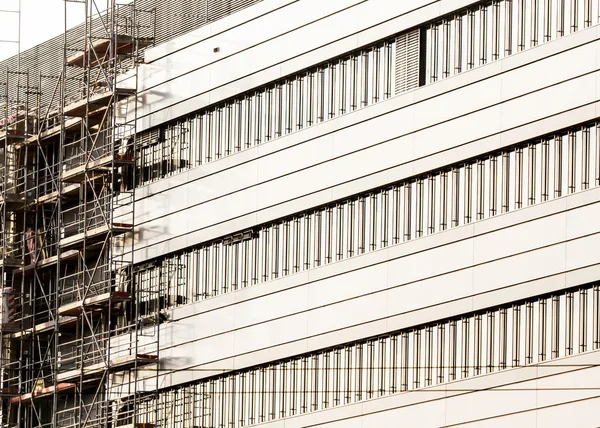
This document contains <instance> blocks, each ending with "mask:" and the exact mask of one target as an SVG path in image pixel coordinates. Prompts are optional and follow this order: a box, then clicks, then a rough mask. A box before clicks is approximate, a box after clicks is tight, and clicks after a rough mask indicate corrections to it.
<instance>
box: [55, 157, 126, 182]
mask: <svg viewBox="0 0 600 428" xmlns="http://www.w3.org/2000/svg"><path fill="white" fill-rule="evenodd" d="M113 162H114V163H115V165H127V164H131V163H133V158H132V157H129V156H121V155H117V154H108V155H106V156H103V157H101V158H98V159H94V160H90V161H89V162H87V163H85V164H83V165H79V166H77V167H75V168H72V169H69V170H67V171H65V172H64V173H63V174H62V180H63V181H66V182H72V183H74V182H81V181H83V180H84V179H85V175H86V171H93V170H94V169H98V168H106V167H109V166H110V165H111V164H112V163H113Z"/></svg>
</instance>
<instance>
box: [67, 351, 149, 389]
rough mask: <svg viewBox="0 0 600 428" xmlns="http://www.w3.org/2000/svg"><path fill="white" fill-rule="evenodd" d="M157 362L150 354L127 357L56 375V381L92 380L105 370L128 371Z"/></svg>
mask: <svg viewBox="0 0 600 428" xmlns="http://www.w3.org/2000/svg"><path fill="white" fill-rule="evenodd" d="M156 360H157V357H156V355H148V354H137V355H126V356H123V357H118V358H115V359H111V360H110V364H106V363H105V362H104V361H102V362H99V363H95V364H91V365H89V366H87V367H84V368H83V369H75V370H69V371H66V372H63V373H59V374H57V375H56V379H57V380H58V381H60V382H66V381H73V380H76V379H78V378H81V377H83V378H84V379H90V378H94V377H99V376H101V375H102V373H104V371H105V370H109V371H111V372H114V371H122V370H128V369H131V368H133V367H135V366H136V364H137V365H138V366H142V365H147V364H152V363H155V362H156Z"/></svg>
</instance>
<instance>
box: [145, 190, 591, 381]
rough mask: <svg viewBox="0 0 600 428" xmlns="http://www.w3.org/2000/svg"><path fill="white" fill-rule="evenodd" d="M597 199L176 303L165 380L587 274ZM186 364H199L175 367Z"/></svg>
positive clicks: (532, 210)
mask: <svg viewBox="0 0 600 428" xmlns="http://www.w3.org/2000/svg"><path fill="white" fill-rule="evenodd" d="M599 199H600V188H595V189H591V190H588V191H585V192H581V193H578V194H574V195H570V196H567V197H565V198H561V199H556V200H553V201H549V202H546V203H543V204H539V205H536V206H532V207H529V208H525V209H522V210H519V211H515V212H511V213H507V214H504V215H500V216H497V217H494V218H490V219H487V220H484V221H481V222H479V223H475V224H471V225H466V226H461V227H457V228H454V229H451V230H448V231H445V232H441V233H438V234H435V235H431V236H429V237H425V238H422V239H420V240H415V241H410V242H406V243H404V244H401V245H397V246H392V247H388V248H386V249H384V250H380V251H375V252H373V253H370V254H367V255H365V256H359V257H356V258H353V259H349V260H346V261H343V262H340V263H334V264H332V265H327V266H323V267H321V268H318V269H314V270H313V271H310V273H309V275H308V278H307V277H306V275H303V274H301V275H297V276H296V275H291V276H289V277H286V278H283V279H281V280H275V281H272V282H270V283H265V284H261V285H257V286H254V287H250V288H247V289H244V290H242V291H240V292H236V293H230V294H226V295H223V296H219V297H216V298H213V299H209V300H206V301H201V302H198V303H195V304H191V305H187V306H183V307H181V308H175V309H173V310H172V313H171V316H170V319H171V320H172V321H173V322H169V323H167V324H163V325H162V326H161V351H160V355H161V360H162V361H163V363H162V367H161V369H162V372H163V373H164V375H162V376H161V378H160V385H161V386H169V385H175V384H179V383H182V382H186V381H190V380H193V379H199V378H203V377H205V376H207V375H210V374H211V371H209V370H208V369H209V368H210V367H211V366H212V367H218V368H220V369H224V368H230V369H241V368H245V367H248V366H250V365H257V364H261V363H264V362H268V361H272V360H276V359H277V358H282V357H284V356H286V355H294V354H297V353H303V352H310V351H312V350H317V349H322V348H325V347H329V346H335V345H336V344H340V343H344V342H347V341H351V340H357V339H360V338H364V337H368V336H371V335H378V334H384V333H386V332H390V331H394V330H397V329H398V328H402V327H409V326H412V325H417V324H419V323H423V322H427V321H433V320H436V319H441V318H443V317H451V316H455V315H458V314H460V313H464V312H467V311H473V310H477V309H482V308H484V307H486V306H482V305H485V304H486V303H487V304H489V299H486V296H487V297H489V298H490V299H492V300H493V302H494V304H495V305H499V304H501V303H503V302H509V301H511V300H513V299H518V298H524V297H530V296H533V295H536V294H540V293H544V292H550V291H556V290H560V289H562V288H564V287H568V286H573V285H577V284H578V283H582V282H578V281H582V280H584V281H585V278H584V277H581V276H580V277H575V278H574V279H573V280H572V279H570V277H569V275H570V271H574V270H578V269H579V270H586V269H592V270H593V271H594V272H595V273H596V275H597V274H598V266H599V265H600V254H599V253H598V252H594V251H589V248H596V247H597V246H598V245H599V244H600V225H599V224H596V222H589V221H588V222H584V224H580V225H579V226H578V227H577V230H576V231H572V230H569V231H568V226H567V225H569V224H572V223H573V221H574V220H576V219H579V218H582V217H584V218H588V219H589V218H598V215H600V203H599V202H598V200H599ZM567 201H569V202H567ZM567 205H569V206H570V207H571V208H567ZM507 222H508V223H510V224H512V226H510V227H506V223H507ZM475 225H477V228H475ZM540 230H543V231H545V232H544V233H540ZM567 233H568V238H567ZM499 247H501V249H500V248H499ZM583 254H585V256H583ZM579 255H582V256H581V257H578V256H579ZM432 261H435V263H432ZM350 267H352V270H350V269H349V268H350ZM340 271H343V273H340ZM313 272H314V273H313ZM574 281H575V282H574ZM588 281H589V279H588ZM232 296H234V297H232ZM232 299H233V300H232ZM140 349H141V352H143V349H144V348H143V345H142V347H141V348H140ZM183 355H185V358H182V356H183ZM186 367H187V368H192V367H193V368H195V369H196V370H195V371H193V372H191V373H190V372H175V373H173V374H170V375H169V374H167V373H168V371H169V370H170V369H171V370H180V369H183V368H186ZM198 369H201V370H198Z"/></svg>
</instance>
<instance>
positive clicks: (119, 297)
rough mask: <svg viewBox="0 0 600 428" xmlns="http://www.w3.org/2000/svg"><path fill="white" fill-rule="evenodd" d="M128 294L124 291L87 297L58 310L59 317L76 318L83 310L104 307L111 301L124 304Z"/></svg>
mask: <svg viewBox="0 0 600 428" xmlns="http://www.w3.org/2000/svg"><path fill="white" fill-rule="evenodd" d="M129 297H130V295H129V293H126V292H124V291H112V292H108V293H104V294H99V295H97V296H91V297H87V298H86V299H84V300H78V301H76V302H72V303H68V304H66V305H63V306H61V307H60V308H58V314H59V315H69V316H76V315H80V314H81V313H82V312H83V308H89V307H98V308H100V307H104V306H106V305H108V304H109V303H110V302H111V301H112V302H113V303H118V302H125V301H127V300H129Z"/></svg>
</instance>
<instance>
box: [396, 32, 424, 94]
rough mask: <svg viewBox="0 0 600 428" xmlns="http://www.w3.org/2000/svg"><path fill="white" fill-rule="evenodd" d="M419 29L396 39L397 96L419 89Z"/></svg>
mask: <svg viewBox="0 0 600 428" xmlns="http://www.w3.org/2000/svg"><path fill="white" fill-rule="evenodd" d="M419 52H420V31H419V29H415V30H411V31H408V32H406V33H404V34H400V35H399V36H398V37H396V94H399V93H401V92H404V91H408V90H410V89H414V88H418V87H419V63H420V61H419Z"/></svg>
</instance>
